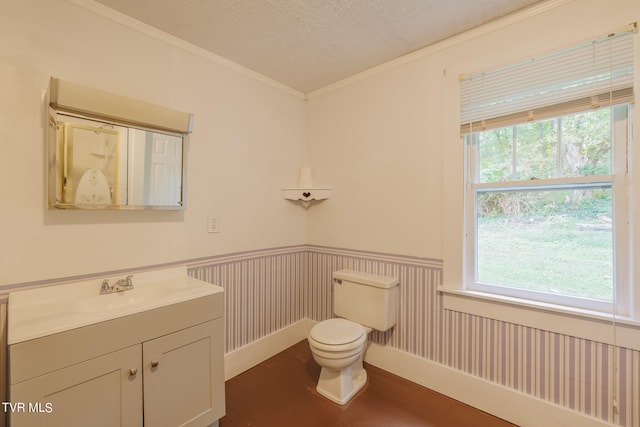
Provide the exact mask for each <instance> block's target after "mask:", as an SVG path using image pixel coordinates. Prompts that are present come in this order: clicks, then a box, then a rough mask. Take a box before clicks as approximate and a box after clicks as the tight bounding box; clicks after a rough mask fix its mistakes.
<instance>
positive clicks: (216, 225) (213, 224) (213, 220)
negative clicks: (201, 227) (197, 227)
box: [207, 215, 220, 233]
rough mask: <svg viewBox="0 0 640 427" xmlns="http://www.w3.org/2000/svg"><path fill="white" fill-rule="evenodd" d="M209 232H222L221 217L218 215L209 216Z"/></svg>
mask: <svg viewBox="0 0 640 427" xmlns="http://www.w3.org/2000/svg"><path fill="white" fill-rule="evenodd" d="M207 232H208V233H219V232H220V217H219V216H218V215H208V216H207Z"/></svg>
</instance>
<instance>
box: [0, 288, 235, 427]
mask: <svg viewBox="0 0 640 427" xmlns="http://www.w3.org/2000/svg"><path fill="white" fill-rule="evenodd" d="M211 286H213V285H211ZM223 325H224V320H223V293H222V292H218V293H214V294H211V295H206V296H203V297H198V298H195V299H192V300H187V301H182V302H179V303H175V304H169V305H166V306H161V307H158V308H154V309H150V310H145V311H141V312H136V313H133V314H130V315H125V316H120V317H115V318H112V319H109V320H106V321H103V322H97V323H93V324H89V325H86V326H83V327H79V328H74V329H70V330H66V331H63V332H58V333H54V334H50V335H45V336H41V337H38V338H35V339H30V340H26V341H21V342H17V343H14V344H11V343H10V345H9V383H10V388H9V397H10V402H11V404H12V405H13V407H12V408H15V409H13V410H12V408H9V407H8V408H7V410H6V412H8V413H9V422H10V423H9V425H10V426H11V427H23V426H38V427H42V426H47V427H49V426H51V427H53V426H56V427H57V426H60V427H62V426H64V427H75V426H78V427H84V426H92V427H95V426H104V427H116V426H122V427H130V426H131V427H142V426H147V427H163V426H166V427H175V426H189V427H206V426H211V425H214V426H215V425H217V424H218V420H219V419H220V418H221V417H222V416H223V415H224V410H225V409H224V405H225V402H224V361H223V356H224V329H223V327H224V326H223ZM21 405H23V406H21Z"/></svg>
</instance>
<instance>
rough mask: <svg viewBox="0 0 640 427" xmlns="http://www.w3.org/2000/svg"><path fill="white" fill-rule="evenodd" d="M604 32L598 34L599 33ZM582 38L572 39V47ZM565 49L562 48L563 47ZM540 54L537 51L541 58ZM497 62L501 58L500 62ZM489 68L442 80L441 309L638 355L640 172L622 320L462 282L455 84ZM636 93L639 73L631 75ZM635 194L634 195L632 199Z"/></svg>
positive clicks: (631, 178)
mask: <svg viewBox="0 0 640 427" xmlns="http://www.w3.org/2000/svg"><path fill="white" fill-rule="evenodd" d="M606 31H607V30H606V29H603V30H602V33H603V34H604V33H605V32H606ZM586 39H587V38H586V37H585V38H582V39H573V40H572V41H571V42H570V44H573V45H575V44H576V43H580V42H582V41H584V40H586ZM567 44H569V42H568V43H567ZM565 45H566V44H565ZM549 50H550V49H547V50H545V51H541V50H537V52H541V54H544V53H545V52H548V51H549ZM634 50H635V53H634V55H633V56H634V62H635V64H640V50H638V49H637V47H636V48H635V49H634ZM493 57H494V61H493V64H501V63H504V62H503V61H504V58H503V57H502V56H501V54H496V55H494V56H493ZM501 58H502V59H501ZM490 66H491V63H490V62H489V60H488V59H486V58H485V57H484V56H483V59H482V60H481V61H480V60H478V59H477V58H471V59H470V60H467V59H466V58H465V59H464V60H461V61H456V62H452V63H450V64H448V66H447V68H445V72H444V73H443V76H442V87H443V94H446V96H444V95H443V96H442V101H441V103H442V110H443V112H442V114H443V115H442V126H443V136H444V139H445V140H446V141H447V142H446V143H445V144H443V151H442V161H443V169H442V174H443V184H442V185H443V188H442V193H443V195H442V204H443V205H442V224H443V230H442V238H443V249H442V251H443V252H442V257H443V258H442V259H443V269H442V279H441V284H440V285H439V287H438V292H439V295H440V297H441V298H442V306H443V309H444V310H451V311H457V312H461V313H466V314H469V315H473V316H480V317H485V318H489V319H494V320H497V321H502V322H506V323H510V324H516V325H521V326H524V327H531V328H534V329H540V330H545V331H550V332H553V333H558V334H561V335H566V336H573V337H577V338H583V339H587V340H591V341H595V342H600V343H604V344H616V345H619V346H622V347H626V348H629V349H634V350H640V297H639V296H640V280H638V276H637V269H638V266H640V227H638V226H635V224H634V222H633V217H634V215H637V213H638V212H640V173H636V174H634V173H633V170H630V173H629V175H628V177H627V188H628V192H629V193H628V197H629V203H628V207H629V212H628V213H627V217H628V218H629V223H628V224H627V226H628V229H629V236H628V240H629V245H628V253H629V270H628V271H627V272H626V273H627V275H628V284H629V285H628V287H627V288H626V290H627V291H628V294H629V295H628V297H627V298H628V301H630V302H629V311H630V312H629V314H628V315H627V316H623V315H616V314H615V313H604V312H597V311H593V310H584V309H578V308H575V307H568V306H563V305H558V304H551V303H543V302H535V301H530V300H525V299H522V298H515V297H506V296H500V295H495V294H489V293H486V292H479V291H474V290H469V289H467V288H465V286H464V284H465V277H464V264H463V258H464V249H465V247H464V241H465V233H466V226H465V223H464V205H465V204H464V182H465V180H464V162H463V158H464V144H463V143H461V140H460V123H461V120H460V107H461V105H460V99H461V98H460V90H461V86H460V81H461V78H462V77H464V76H466V74H465V73H467V72H468V71H469V70H470V69H482V68H485V69H486V68H489V67H490ZM634 75H635V77H634V80H635V82H636V88H637V87H638V84H637V82H638V71H637V69H636V71H635V72H634ZM636 99H637V94H631V97H630V102H631V103H632V104H635V101H636ZM629 123H630V124H631V129H640V114H639V113H638V109H637V108H633V109H632V111H631V115H630V116H629ZM629 141H630V152H629V153H628V158H629V162H630V164H632V165H640V149H635V150H634V149H632V146H633V138H632V137H631V136H630V137H629ZM636 193H637V194H636Z"/></svg>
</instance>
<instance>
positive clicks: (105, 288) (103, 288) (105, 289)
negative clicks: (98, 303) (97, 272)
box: [100, 279, 112, 295]
mask: <svg viewBox="0 0 640 427" xmlns="http://www.w3.org/2000/svg"><path fill="white" fill-rule="evenodd" d="M111 292H112V291H111V286H109V279H104V280H103V281H102V285H101V286H100V295H104V294H110V293H111Z"/></svg>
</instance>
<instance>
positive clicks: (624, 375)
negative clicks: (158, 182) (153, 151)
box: [189, 245, 640, 426]
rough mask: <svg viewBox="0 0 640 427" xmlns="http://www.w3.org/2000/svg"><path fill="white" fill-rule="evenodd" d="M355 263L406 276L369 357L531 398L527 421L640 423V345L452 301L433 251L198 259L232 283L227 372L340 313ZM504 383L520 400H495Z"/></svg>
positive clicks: (433, 382) (505, 411)
mask: <svg viewBox="0 0 640 427" xmlns="http://www.w3.org/2000/svg"><path fill="white" fill-rule="evenodd" d="M345 268H346V269H353V270H359V271H366V272H369V273H375V274H382V275H388V276H395V277H398V278H399V280H400V288H399V307H398V323H397V325H396V327H394V328H393V329H391V330H389V331H387V332H377V331H374V332H373V333H372V334H371V335H370V342H371V343H370V346H369V349H368V350H367V353H366V354H365V360H367V361H368V362H370V363H372V364H374V365H377V366H380V367H382V368H383V369H387V370H390V371H391V372H394V373H397V374H399V375H402V376H405V377H407V378H408V379H410V380H413V381H415V382H418V383H421V384H422V385H425V386H427V387H431V388H434V389H436V390H437V391H441V392H443V393H445V394H449V395H451V396H452V397H454V398H456V399H459V400H463V401H467V403H471V404H474V405H476V406H483V405H484V408H481V409H485V410H489V411H490V412H492V413H495V414H497V415H498V416H503V417H505V418H507V419H509V420H510V421H515V422H518V421H520V423H521V424H522V423H523V418H522V417H523V416H524V415H522V414H523V413H526V411H523V410H522V408H521V407H519V406H518V405H522V404H523V402H524V401H526V402H528V403H526V404H527V405H529V407H531V408H535V409H534V410H535V412H533V413H534V414H536V416H538V417H539V418H538V420H537V421H536V420H535V419H530V418H525V421H526V420H528V422H524V424H525V425H553V424H554V423H555V424H556V425H561V424H562V423H566V422H575V421H576V420H580V423H583V425H606V424H617V425H623V426H640V352H639V351H636V350H631V349H626V348H621V347H614V346H612V345H609V344H604V343H599V342H594V341H589V340H585V339H580V338H575V337H571V336H566V335H562V334H558V333H554V332H549V331H544V330H538V329H534V328H530V327H525V326H520V325H516V324H511V323H506V322H502V321H498V320H493V319H488V318H484V317H481V316H476V315H469V314H465V313H458V312H454V311H450V310H445V309H444V308H443V304H442V295H441V294H440V293H439V292H438V286H439V285H440V284H441V281H442V261H441V260H436V259H428V258H419V257H411V256H402V255H394V254H384V253H376V252H368V251H359V250H351V249H341V248H330V247H323V246H314V245H300V246H290V247H283V248H272V249H268V250H258V251H250V252H243V253H237V254H230V255H224V256H215V257H211V258H207V259H200V260H197V261H194V262H192V263H190V265H189V271H190V274H192V275H193V276H194V277H197V278H199V279H201V280H205V281H208V282H211V283H216V284H218V285H221V286H223V287H224V288H225V298H226V310H227V311H226V321H227V325H226V332H227V338H226V340H227V341H226V352H227V355H228V356H229V355H233V354H238V356H239V358H240V360H242V362H234V367H233V368H232V371H233V372H231V373H229V372H228V373H227V377H230V376H233V375H236V374H238V373H240V372H242V370H246V369H248V368H250V367H251V366H253V365H255V364H257V363H259V362H260V361H262V360H264V359H266V358H268V357H270V356H272V355H274V354H276V353H278V352H279V351H282V350H283V349H284V348H286V347H288V346H289V345H292V344H293V343H295V342H298V341H299V340H301V339H304V338H306V334H307V332H308V330H309V328H310V327H311V326H312V325H313V324H314V323H315V322H318V321H322V320H325V319H327V318H330V317H332V301H331V274H332V272H333V271H335V270H339V269H345ZM243 350H246V351H245V352H244V353H245V356H240V354H241V353H242V352H243ZM246 354H250V355H251V356H250V357H247V356H246ZM226 360H229V358H227V359H226ZM242 364H244V365H245V366H241V365H242ZM465 384H468V387H465ZM465 388H467V389H468V390H465ZM469 390H474V393H475V394H479V395H482V394H483V393H482V390H485V391H486V392H491V393H493V395H492V396H493V397H492V398H491V399H488V398H487V397H485V396H475V395H474V396H465V393H468V391H469ZM478 390H480V392H478ZM509 390H511V392H508V391H509ZM514 391H515V393H514ZM505 392H506V393H505ZM495 393H498V394H500V395H501V396H507V397H506V398H507V399H511V400H510V401H509V400H507V401H505V400H502V401H500V402H497V403H490V402H489V401H495V400H496V399H495ZM485 394H486V393H485ZM545 402H546V403H547V404H546V405H543V407H544V408H545V411H547V412H549V413H548V414H546V415H545V414H543V413H542V412H544V411H540V409H539V405H540V404H541V403H545ZM614 402H617V405H618V409H616V408H615V403H614ZM554 411H555V412H556V414H555V415H554V414H553V413H554ZM519 417H520V418H519ZM554 420H555V421H554ZM544 423H546V424H544ZM549 423H551V424H549ZM584 423H586V424H584Z"/></svg>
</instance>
